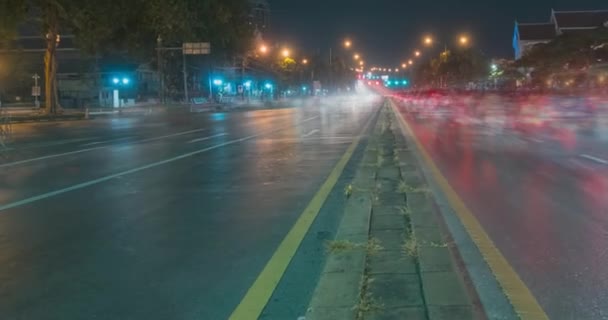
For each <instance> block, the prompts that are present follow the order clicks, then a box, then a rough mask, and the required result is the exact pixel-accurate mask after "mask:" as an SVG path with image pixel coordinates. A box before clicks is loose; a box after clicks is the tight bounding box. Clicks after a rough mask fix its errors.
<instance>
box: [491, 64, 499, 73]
mask: <svg viewBox="0 0 608 320" xmlns="http://www.w3.org/2000/svg"><path fill="white" fill-rule="evenodd" d="M490 67H491V68H492V71H496V70H498V66H497V65H496V64H495V63H492V65H491V66H490Z"/></svg>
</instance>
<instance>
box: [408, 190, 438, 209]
mask: <svg viewBox="0 0 608 320" xmlns="http://www.w3.org/2000/svg"><path fill="white" fill-rule="evenodd" d="M407 205H408V207H409V208H410V209H412V210H430V209H432V208H433V202H432V199H431V197H429V195H427V194H425V193H414V192H410V193H408V194H407Z"/></svg>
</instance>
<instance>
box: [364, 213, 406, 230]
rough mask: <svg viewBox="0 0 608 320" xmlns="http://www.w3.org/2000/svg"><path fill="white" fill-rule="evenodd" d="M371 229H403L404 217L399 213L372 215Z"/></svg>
mask: <svg viewBox="0 0 608 320" xmlns="http://www.w3.org/2000/svg"><path fill="white" fill-rule="evenodd" d="M371 229H372V230H405V218H404V217H403V215H400V214H393V215H386V214H385V215H375V214H374V215H373V216H372V224H371Z"/></svg>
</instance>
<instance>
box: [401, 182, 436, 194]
mask: <svg viewBox="0 0 608 320" xmlns="http://www.w3.org/2000/svg"><path fill="white" fill-rule="evenodd" d="M397 192H399V193H423V194H426V195H429V194H430V193H431V190H430V189H429V188H427V187H412V186H410V185H408V184H407V183H405V181H403V180H401V181H399V186H397Z"/></svg>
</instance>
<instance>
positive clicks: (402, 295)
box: [306, 101, 474, 320]
mask: <svg viewBox="0 0 608 320" xmlns="http://www.w3.org/2000/svg"><path fill="white" fill-rule="evenodd" d="M345 196H347V197H349V199H348V201H347V204H346V206H345V208H344V217H343V219H342V221H341V223H340V226H339V228H338V231H337V235H336V238H335V239H334V240H333V241H330V242H328V243H327V246H326V247H327V250H326V251H327V255H328V258H327V262H326V265H325V267H324V269H323V272H322V274H321V277H320V280H319V283H318V284H317V287H316V289H315V291H314V294H313V297H312V299H311V301H310V304H309V308H308V312H307V315H306V320H330V319H331V320H347V319H348V320H351V319H357V320H360V319H371V320H374V319H431V320H440V319H473V318H474V313H473V307H472V304H471V300H472V299H470V298H469V296H468V292H467V290H466V289H465V285H464V281H463V279H462V277H461V275H460V273H459V272H458V271H457V267H456V266H455V264H454V262H453V259H452V254H451V252H450V247H449V245H448V243H447V241H446V240H445V239H447V238H448V237H447V235H445V234H444V231H443V229H442V228H440V225H439V223H438V222H437V221H436V218H435V217H436V214H435V212H434V210H435V209H434V206H433V201H434V200H433V198H432V196H431V193H430V192H429V188H428V187H427V186H426V182H425V180H424V179H423V178H422V175H421V174H420V173H419V172H418V169H417V166H416V160H415V159H414V155H413V148H412V149H410V147H409V146H408V144H407V143H406V140H405V138H404V137H403V136H402V134H401V132H400V131H399V127H398V125H397V123H396V120H395V115H394V114H393V111H392V109H391V108H390V105H389V102H388V101H387V102H386V103H385V105H384V106H383V108H382V110H381V112H380V115H379V118H378V121H377V123H376V126H375V128H374V129H373V131H372V135H371V137H370V139H369V143H368V145H367V148H366V150H365V154H364V157H363V160H362V161H361V163H360V165H359V167H358V170H357V173H356V175H355V178H354V180H353V182H352V184H351V185H349V186H348V187H347V189H346V190H345Z"/></svg>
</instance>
